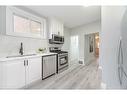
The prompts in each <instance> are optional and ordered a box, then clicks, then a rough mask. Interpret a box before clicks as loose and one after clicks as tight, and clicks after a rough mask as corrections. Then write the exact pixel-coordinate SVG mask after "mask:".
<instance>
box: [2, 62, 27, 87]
mask: <svg viewBox="0 0 127 95" xmlns="http://www.w3.org/2000/svg"><path fill="white" fill-rule="evenodd" d="M2 67H3V70H2V77H1V78H2V88H21V87H23V86H25V66H24V61H22V60H21V61H7V62H4V63H2Z"/></svg>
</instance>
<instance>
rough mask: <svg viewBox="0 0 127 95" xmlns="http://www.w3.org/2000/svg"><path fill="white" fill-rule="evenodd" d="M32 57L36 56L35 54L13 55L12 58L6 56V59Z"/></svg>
mask: <svg viewBox="0 0 127 95" xmlns="http://www.w3.org/2000/svg"><path fill="white" fill-rule="evenodd" d="M33 55H36V54H25V55H14V56H7V57H6V58H14V57H25V56H33Z"/></svg>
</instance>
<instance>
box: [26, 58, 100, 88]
mask: <svg viewBox="0 0 127 95" xmlns="http://www.w3.org/2000/svg"><path fill="white" fill-rule="evenodd" d="M98 67H99V65H98V59H96V60H92V61H90V62H89V63H88V64H87V65H81V64H78V63H77V64H73V65H72V64H71V65H70V66H69V68H68V69H67V70H65V71H64V72H62V73H59V74H56V75H54V76H51V77H49V78H47V79H45V80H40V81H38V82H36V83H34V84H33V85H31V86H29V88H28V89H99V88H100V75H99V70H98Z"/></svg>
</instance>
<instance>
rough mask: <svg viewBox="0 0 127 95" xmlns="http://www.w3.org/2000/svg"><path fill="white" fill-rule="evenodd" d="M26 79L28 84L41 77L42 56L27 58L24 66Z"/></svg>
mask: <svg viewBox="0 0 127 95" xmlns="http://www.w3.org/2000/svg"><path fill="white" fill-rule="evenodd" d="M26 77H27V78H26V81H27V84H30V83H32V82H34V81H36V80H39V79H41V77H42V57H37V58H32V59H28V65H27V67H26Z"/></svg>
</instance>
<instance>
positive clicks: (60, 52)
mask: <svg viewBox="0 0 127 95" xmlns="http://www.w3.org/2000/svg"><path fill="white" fill-rule="evenodd" d="M50 52H53V53H58V54H62V53H68V52H67V51H60V50H58V51H50Z"/></svg>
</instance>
